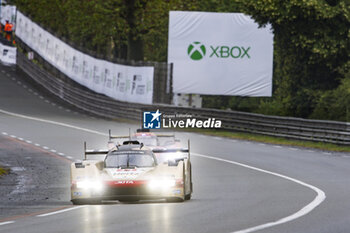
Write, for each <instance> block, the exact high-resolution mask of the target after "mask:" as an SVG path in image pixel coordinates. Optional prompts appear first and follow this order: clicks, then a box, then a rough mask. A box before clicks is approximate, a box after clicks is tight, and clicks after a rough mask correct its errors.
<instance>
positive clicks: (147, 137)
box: [109, 129, 181, 148]
mask: <svg viewBox="0 0 350 233" xmlns="http://www.w3.org/2000/svg"><path fill="white" fill-rule="evenodd" d="M125 138H129V140H135V141H139V142H140V143H143V144H144V145H146V146H148V147H151V148H157V147H166V148H178V147H181V144H180V141H179V140H178V139H177V138H175V134H173V133H172V134H169V133H165V134H164V133H155V132H151V131H150V130H149V129H137V131H136V133H134V134H129V135H128V136H126V135H117V136H116V135H112V134H111V130H109V143H111V145H112V146H114V144H113V139H125Z"/></svg>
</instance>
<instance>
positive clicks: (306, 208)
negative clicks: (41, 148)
mask: <svg viewBox="0 0 350 233" xmlns="http://www.w3.org/2000/svg"><path fill="white" fill-rule="evenodd" d="M191 154H192V155H195V156H199V157H203V158H207V159H213V160H217V161H221V162H226V163H231V164H234V165H238V166H241V167H245V168H248V169H252V170H255V171H259V172H263V173H266V174H269V175H273V176H277V177H280V178H283V179H286V180H289V181H292V182H294V183H297V184H300V185H302V186H304V187H307V188H309V189H312V190H313V191H315V192H316V193H317V195H316V197H315V199H314V200H313V201H312V202H310V203H309V204H307V205H306V206H304V207H303V208H302V209H300V210H299V211H297V212H296V213H294V214H292V215H289V216H287V217H284V218H281V219H279V220H277V221H274V222H269V223H265V224H261V225H258V226H255V227H251V228H247V229H243V230H240V231H235V232H233V233H246V232H253V231H258V230H262V229H266V228H269V227H273V226H276V225H280V224H283V223H286V222H290V221H293V220H295V219H297V218H300V217H302V216H304V215H306V214H308V213H310V212H311V211H312V210H313V209H315V208H316V207H317V206H319V205H320V204H321V203H322V202H323V201H324V200H325V199H326V194H325V193H324V192H323V191H322V190H321V189H319V188H317V187H315V186H313V185H310V184H307V183H305V182H303V181H300V180H297V179H294V178H292V177H289V176H285V175H282V174H279V173H275V172H271V171H267V170H264V169H260V168H257V167H253V166H249V165H246V164H243V163H238V162H234V161H231V160H227V159H220V158H216V157H212V156H207V155H202V154H197V153H191Z"/></svg>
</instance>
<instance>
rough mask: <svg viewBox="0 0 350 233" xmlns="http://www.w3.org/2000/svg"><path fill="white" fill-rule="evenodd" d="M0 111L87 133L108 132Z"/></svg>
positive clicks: (0, 111) (103, 134)
mask: <svg viewBox="0 0 350 233" xmlns="http://www.w3.org/2000/svg"><path fill="white" fill-rule="evenodd" d="M0 113H3V114H7V115H10V116H15V117H19V118H23V119H28V120H33V121H40V122H44V123H48V124H53V125H59V126H64V127H67V128H72V129H77V130H81V131H85V132H89V133H94V134H98V135H102V136H108V134H106V133H101V132H98V131H95V130H91V129H85V128H82V127H78V126H74V125H70V124H66V123H61V122H57V121H50V120H45V119H41V118H37V117H31V116H26V115H22V114H17V113H13V112H8V111H5V110H2V109H0Z"/></svg>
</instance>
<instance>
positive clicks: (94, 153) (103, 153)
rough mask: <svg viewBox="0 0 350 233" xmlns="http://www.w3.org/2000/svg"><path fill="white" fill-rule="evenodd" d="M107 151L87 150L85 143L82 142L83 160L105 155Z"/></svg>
mask: <svg viewBox="0 0 350 233" xmlns="http://www.w3.org/2000/svg"><path fill="white" fill-rule="evenodd" d="M107 153H108V150H87V149H86V142H84V160H86V159H87V156H88V155H106V154H107Z"/></svg>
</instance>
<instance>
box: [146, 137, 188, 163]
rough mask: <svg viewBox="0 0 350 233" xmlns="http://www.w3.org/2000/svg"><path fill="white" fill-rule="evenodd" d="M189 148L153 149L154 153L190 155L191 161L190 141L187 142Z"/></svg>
mask: <svg viewBox="0 0 350 233" xmlns="http://www.w3.org/2000/svg"><path fill="white" fill-rule="evenodd" d="M187 143H188V147H187V148H156V149H153V150H152V151H153V153H176V152H180V153H188V159H189V160H190V158H191V153H190V140H188V141H187Z"/></svg>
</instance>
